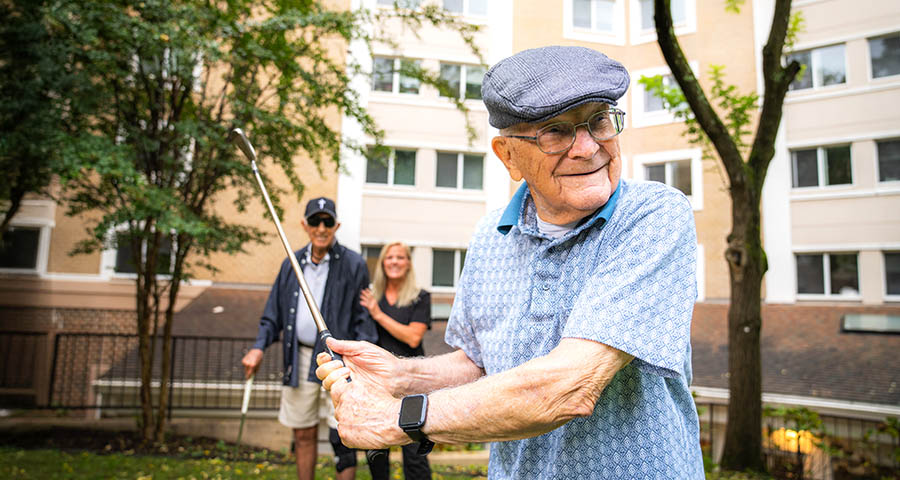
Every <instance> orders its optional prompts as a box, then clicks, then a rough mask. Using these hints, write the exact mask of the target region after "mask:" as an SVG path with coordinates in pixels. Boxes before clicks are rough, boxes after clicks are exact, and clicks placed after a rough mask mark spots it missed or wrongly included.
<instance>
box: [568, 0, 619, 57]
mask: <svg viewBox="0 0 900 480" xmlns="http://www.w3.org/2000/svg"><path fill="white" fill-rule="evenodd" d="M615 2H616V3H615V5H614V6H613V19H612V24H613V31H612V32H608V33H607V32H597V31H593V30H586V29H583V28H575V26H574V22H573V18H572V15H573V10H574V9H573V8H572V0H563V37H564V38H567V39H570V40H580V41H585V42H591V43H603V44H606V45H622V46H624V45H625V2H626V0H615Z"/></svg>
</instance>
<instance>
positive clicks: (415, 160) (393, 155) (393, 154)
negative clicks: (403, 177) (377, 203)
mask: <svg viewBox="0 0 900 480" xmlns="http://www.w3.org/2000/svg"><path fill="white" fill-rule="evenodd" d="M390 149H391V155H390V156H389V157H388V162H387V170H388V172H387V182H386V183H381V182H370V181H369V179H368V178H366V177H368V169H369V160H370V159H369V157H368V156H366V157H363V158H365V160H366V171H365V172H363V183H364V184H365V185H366V186H378V185H381V186H386V187H395V188H415V187H416V175H418V168H417V167H418V163H419V149H417V148H404V147H390ZM397 150H403V151H407V152H413V154H414V155H413V169H414V171H413V183H412V185H406V184H395V183H394V173H395V172H394V160H395V159H396V158H397Z"/></svg>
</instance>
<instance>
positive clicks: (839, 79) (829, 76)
mask: <svg viewBox="0 0 900 480" xmlns="http://www.w3.org/2000/svg"><path fill="white" fill-rule="evenodd" d="M816 53H817V57H818V58H816V57H814V60H813V63H814V65H813V67H815V69H816V77H818V78H821V82H819V83H818V85H821V86H825V85H837V84H839V83H844V81H845V80H846V78H847V77H846V72H845V71H844V46H843V45H835V46H833V47H825V48H819V49H816ZM816 63H817V65H816Z"/></svg>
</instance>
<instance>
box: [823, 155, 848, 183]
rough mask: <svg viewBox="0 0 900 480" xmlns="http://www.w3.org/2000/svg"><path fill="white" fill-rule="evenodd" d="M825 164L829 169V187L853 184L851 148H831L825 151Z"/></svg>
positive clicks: (827, 180) (827, 181)
mask: <svg viewBox="0 0 900 480" xmlns="http://www.w3.org/2000/svg"><path fill="white" fill-rule="evenodd" d="M825 164H826V166H827V168H828V178H827V179H826V184H827V185H843V184H847V183H853V174H852V173H851V172H850V146H849V145H847V146H843V147H830V148H826V149H825Z"/></svg>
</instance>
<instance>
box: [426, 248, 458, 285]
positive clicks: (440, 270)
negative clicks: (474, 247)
mask: <svg viewBox="0 0 900 480" xmlns="http://www.w3.org/2000/svg"><path fill="white" fill-rule="evenodd" d="M465 262H466V251H465V250H441V249H437V248H436V249H434V250H432V258H431V285H432V286H433V287H455V286H456V285H457V284H458V283H459V275H460V274H461V273H462V269H463V264H464V263H465Z"/></svg>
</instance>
